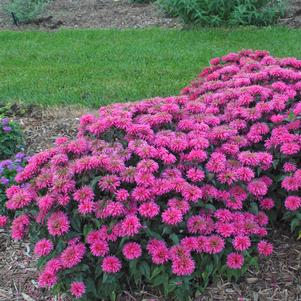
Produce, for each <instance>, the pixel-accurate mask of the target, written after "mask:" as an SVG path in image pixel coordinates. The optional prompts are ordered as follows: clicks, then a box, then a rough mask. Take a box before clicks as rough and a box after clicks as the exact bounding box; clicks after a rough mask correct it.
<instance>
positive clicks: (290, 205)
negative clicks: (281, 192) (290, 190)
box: [285, 195, 301, 211]
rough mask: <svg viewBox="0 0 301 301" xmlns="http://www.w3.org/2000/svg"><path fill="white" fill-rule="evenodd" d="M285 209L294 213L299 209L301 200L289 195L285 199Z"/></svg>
mask: <svg viewBox="0 0 301 301" xmlns="http://www.w3.org/2000/svg"><path fill="white" fill-rule="evenodd" d="M285 207H286V208H287V209H289V210H291V211H296V210H297V209H299V208H300V207H301V198H300V197H298V196H294V195H290V196H288V197H287V198H286V199H285Z"/></svg>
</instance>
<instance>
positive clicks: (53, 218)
mask: <svg viewBox="0 0 301 301" xmlns="http://www.w3.org/2000/svg"><path fill="white" fill-rule="evenodd" d="M47 228H48V232H49V234H50V235H53V236H61V235H63V234H65V233H67V232H68V231H69V228H70V225H69V220H68V217H67V215H66V214H65V213H64V212H62V211H57V212H55V213H53V214H51V215H50V217H49V219H48V221H47Z"/></svg>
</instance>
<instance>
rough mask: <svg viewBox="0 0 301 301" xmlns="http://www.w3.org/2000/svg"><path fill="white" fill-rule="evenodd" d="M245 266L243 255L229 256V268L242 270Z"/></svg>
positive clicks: (232, 254)
mask: <svg viewBox="0 0 301 301" xmlns="http://www.w3.org/2000/svg"><path fill="white" fill-rule="evenodd" d="M243 264H244V257H243V256H242V255H241V254H237V253H230V254H229V255H227V266H228V268H230V269H234V270H237V269H241V267H242V266H243Z"/></svg>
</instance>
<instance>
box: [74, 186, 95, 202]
mask: <svg viewBox="0 0 301 301" xmlns="http://www.w3.org/2000/svg"><path fill="white" fill-rule="evenodd" d="M73 198H74V200H76V201H77V202H82V201H93V199H94V192H93V190H92V188H91V187H90V186H84V187H82V188H81V189H78V190H77V191H75V192H74V194H73Z"/></svg>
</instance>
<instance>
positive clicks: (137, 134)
mask: <svg viewBox="0 0 301 301" xmlns="http://www.w3.org/2000/svg"><path fill="white" fill-rule="evenodd" d="M300 94H301V61H298V60H297V59H295V58H283V59H279V58H274V57H272V56H270V55H269V53H268V52H266V51H250V50H243V51H241V52H239V53H231V54H229V55H226V56H224V57H222V58H216V59H213V60H212V61H211V66H210V67H208V68H206V69H204V70H203V72H202V73H201V74H200V75H199V77H198V78H197V79H196V80H195V81H194V82H193V83H192V84H191V85H190V86H188V87H186V88H184V89H183V90H182V93H181V95H180V96H175V97H167V98H160V97H157V98H154V99H150V100H143V101H140V102H136V103H126V104H113V105H110V106H107V107H101V108H100V109H99V114H98V116H94V115H90V114H88V115H84V116H82V118H81V120H80V127H79V131H78V137H77V139H76V140H73V141H70V140H68V139H67V138H59V139H57V141H56V143H55V146H54V147H53V148H51V149H48V150H46V151H43V152H41V153H39V154H36V155H35V156H33V157H32V158H31V159H30V161H29V163H28V165H27V166H26V167H25V169H24V170H23V171H21V172H20V173H19V174H18V175H17V177H16V181H17V182H18V184H19V185H18V186H12V187H11V188H9V189H8V190H7V197H8V201H7V208H8V209H10V210H18V211H21V212H23V215H20V216H18V217H16V218H15V220H14V221H13V223H12V236H13V238H15V239H22V238H23V237H24V235H25V234H26V233H27V231H28V229H29V227H30V223H31V224H35V225H39V227H40V228H43V229H44V233H45V232H46V233H47V235H46V236H45V237H41V240H40V241H38V242H37V244H36V246H35V253H36V255H37V256H45V255H48V254H52V257H51V259H50V260H49V261H48V262H47V263H46V264H45V266H44V268H43V270H42V271H41V275H40V278H39V283H40V285H41V286H42V287H52V286H53V285H55V284H56V283H57V282H59V281H60V275H61V273H62V272H63V271H65V270H67V269H70V268H73V267H75V266H77V265H80V264H81V263H82V262H83V261H85V260H86V258H88V257H90V256H94V258H95V264H96V263H98V264H99V267H100V269H102V271H103V272H104V273H110V274H115V273H118V272H120V271H122V270H124V271H127V269H128V268H129V262H130V261H132V260H139V259H140V258H143V260H148V261H149V263H150V264H151V265H154V266H157V265H159V266H161V265H165V266H168V265H169V266H170V267H171V271H172V273H173V274H174V275H177V276H185V275H191V274H193V273H194V272H195V271H197V270H198V266H197V264H196V259H197V257H198V256H200V255H201V254H212V256H213V255H214V254H224V255H225V256H224V263H225V264H226V265H227V266H228V268H229V269H241V268H242V266H243V265H244V262H245V254H246V252H251V250H254V249H256V250H257V251H256V252H258V253H259V254H260V255H263V256H268V255H270V254H271V253H272V251H273V246H272V244H271V243H269V242H268V241H267V238H266V236H267V234H268V231H267V228H266V227H267V224H268V222H269V219H268V216H267V211H269V210H271V209H273V208H274V207H275V204H276V203H277V204H281V206H282V207H283V208H287V210H288V211H289V212H292V214H296V213H298V212H300V208H301V197H300V187H301V166H300V158H299V155H300V149H301V136H300V127H301V126H300V122H301V121H300V117H301V97H300ZM280 190H281V194H279V197H276V196H277V194H275V192H279V191H280ZM283 196H284V197H283ZM251 204H255V205H256V206H257V208H258V210H255V211H254V210H253V211H252V210H250V208H251ZM252 207H254V206H253V205H252ZM33 208H34V209H35V210H36V211H35V212H36V213H35V214H33V213H32V212H33V211H32V210H31V209H33ZM75 219H80V220H84V221H85V223H86V224H90V225H94V226H93V229H92V230H91V231H90V232H89V233H88V235H86V236H85V235H84V234H83V233H80V234H79V235H78V236H77V237H76V238H75V239H74V238H72V239H71V238H70V239H69V238H68V233H70V231H74V230H75V229H74V228H73V222H74V220H75ZM95 219H96V220H98V226H96V225H95V223H94V222H93V220H95ZM4 223H5V220H4V218H3V217H1V224H4ZM159 225H160V226H161V227H159ZM159 229H163V231H162V232H161V230H159ZM164 229H169V231H165V230H164ZM148 230H151V231H152V232H155V233H156V234H158V235H160V237H161V239H158V238H157V237H152V235H151V234H150V233H149V231H148ZM76 231H77V232H78V231H79V230H78V229H76ZM159 231H160V232H159ZM170 233H173V234H175V235H176V236H177V237H178V238H179V242H178V243H176V242H174V241H173V240H172V239H171V238H170ZM59 238H64V239H65V241H66V240H70V241H69V242H68V243H67V245H66V246H65V249H64V250H63V251H62V252H61V253H57V251H55V248H54V247H55V246H54V244H55V242H56V241H57V240H58V239H59ZM123 241H125V243H123V245H122V247H118V246H120V243H122V242H123ZM254 247H255V248H254ZM120 248H121V249H120ZM116 250H117V251H116ZM51 252H52V253H51ZM252 252H253V251H252ZM70 292H71V294H72V295H73V296H75V297H76V298H78V297H80V296H82V295H83V294H84V293H85V284H84V283H82V282H73V283H72V284H71V287H70Z"/></svg>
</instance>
